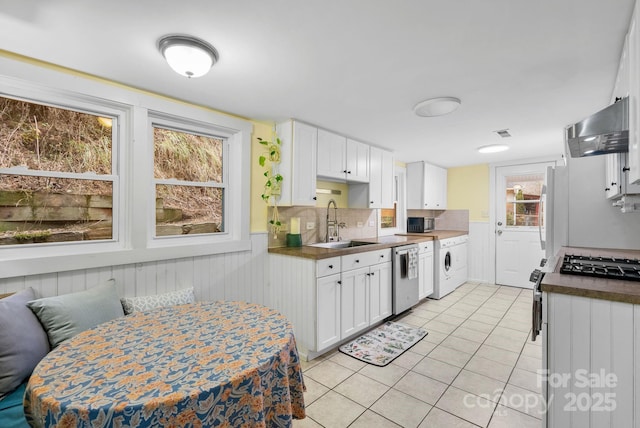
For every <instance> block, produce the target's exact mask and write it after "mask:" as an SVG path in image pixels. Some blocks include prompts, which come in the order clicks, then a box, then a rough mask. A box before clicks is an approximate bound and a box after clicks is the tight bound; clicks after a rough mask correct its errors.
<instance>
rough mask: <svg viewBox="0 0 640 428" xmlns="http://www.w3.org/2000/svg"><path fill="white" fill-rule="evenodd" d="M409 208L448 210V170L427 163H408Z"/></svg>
mask: <svg viewBox="0 0 640 428" xmlns="http://www.w3.org/2000/svg"><path fill="white" fill-rule="evenodd" d="M407 208H408V209H427V210H445V209H447V170H446V169H445V168H440V167H439V166H435V165H430V164H428V163H426V162H411V163H408V164H407Z"/></svg>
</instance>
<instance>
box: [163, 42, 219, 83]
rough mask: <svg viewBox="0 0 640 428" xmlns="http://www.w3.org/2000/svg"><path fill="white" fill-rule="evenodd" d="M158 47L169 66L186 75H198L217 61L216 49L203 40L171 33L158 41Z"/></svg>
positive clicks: (201, 74) (202, 73)
mask: <svg viewBox="0 0 640 428" xmlns="http://www.w3.org/2000/svg"><path fill="white" fill-rule="evenodd" d="M158 49H159V50H160V53H162V56H164V58H165V59H166V60H167V62H168V63H169V66H170V67H171V68H172V69H173V70H174V71H175V72H176V73H178V74H181V75H183V76H186V77H189V78H191V77H200V76H204V75H205V74H207V72H208V71H209V70H210V69H211V67H213V64H215V63H216V62H217V61H218V51H217V50H216V48H214V47H213V46H211V45H210V44H209V43H207V42H205V41H204V40H200V39H197V38H195V37H191V36H185V35H180V34H173V35H168V36H164V37H163V38H161V39H160V40H159V41H158Z"/></svg>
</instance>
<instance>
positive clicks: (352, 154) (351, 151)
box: [346, 139, 369, 183]
mask: <svg viewBox="0 0 640 428" xmlns="http://www.w3.org/2000/svg"><path fill="white" fill-rule="evenodd" d="M346 157H347V168H346V170H347V181H355V182H359V183H368V182H369V146H368V145H367V144H364V143H361V142H359V141H355V140H352V139H347V154H346Z"/></svg>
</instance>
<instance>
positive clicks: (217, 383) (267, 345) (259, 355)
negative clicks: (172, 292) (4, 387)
mask: <svg viewBox="0 0 640 428" xmlns="http://www.w3.org/2000/svg"><path fill="white" fill-rule="evenodd" d="M303 391H304V382H303V378H302V369H301V367H300V360H299V356H298V351H297V349H296V343H295V338H294V335H293V330H292V327H291V325H290V323H289V322H288V321H287V320H286V319H285V318H284V317H283V316H282V315H280V314H279V313H278V312H276V311H274V310H271V309H269V308H266V307H264V306H261V305H255V304H249V303H242V302H213V303H211V302H210V303H204V302H200V303H195V304H190V305H181V306H174V307H168V308H161V309H155V310H153V311H149V312H143V313H137V314H133V315H129V316H127V317H123V318H119V319H116V320H112V321H109V322H107V323H104V324H101V325H99V326H98V327H96V328H94V329H92V330H88V331H85V332H83V333H80V334H79V335H77V336H76V337H74V338H72V339H70V340H68V341H67V342H64V343H62V344H61V345H60V346H59V347H58V348H56V349H55V350H53V351H52V352H51V353H49V355H47V356H46V357H45V358H44V359H43V360H42V361H41V362H40V364H39V365H38V367H36V369H35V371H34V373H33V374H32V376H31V379H30V381H29V384H28V386H27V391H26V394H25V414H26V416H27V420H28V421H29V423H30V424H32V425H33V426H38V427H40V426H45V427H53V426H57V427H60V428H62V427H76V426H79V427H91V428H100V427H182V426H186V427H213V426H216V427H217V426H219V427H290V426H291V425H292V418H296V419H300V418H304V416H305V410H304V399H303Z"/></svg>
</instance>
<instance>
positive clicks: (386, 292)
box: [369, 262, 391, 325]
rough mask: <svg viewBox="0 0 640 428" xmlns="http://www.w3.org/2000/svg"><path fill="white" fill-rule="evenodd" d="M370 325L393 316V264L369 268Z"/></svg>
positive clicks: (382, 264) (388, 263)
mask: <svg viewBox="0 0 640 428" xmlns="http://www.w3.org/2000/svg"><path fill="white" fill-rule="evenodd" d="M369 311H370V312H369V325H373V324H375V323H377V322H380V321H382V320H384V319H385V318H387V317H388V316H390V315H391V262H387V263H381V264H378V265H373V266H371V267H370V268H369Z"/></svg>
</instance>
